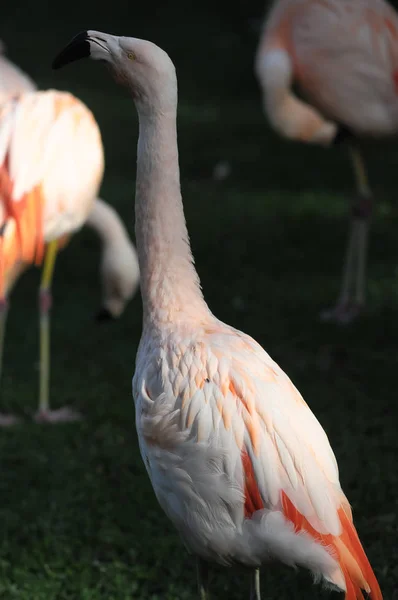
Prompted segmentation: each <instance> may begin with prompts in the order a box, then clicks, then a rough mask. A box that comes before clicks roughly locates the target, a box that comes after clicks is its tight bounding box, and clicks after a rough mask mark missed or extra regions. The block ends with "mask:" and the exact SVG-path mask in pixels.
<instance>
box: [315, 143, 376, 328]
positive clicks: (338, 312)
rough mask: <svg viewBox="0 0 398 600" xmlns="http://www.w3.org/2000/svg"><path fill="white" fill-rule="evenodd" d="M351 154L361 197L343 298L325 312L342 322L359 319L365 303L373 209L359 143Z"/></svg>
mask: <svg viewBox="0 0 398 600" xmlns="http://www.w3.org/2000/svg"><path fill="white" fill-rule="evenodd" d="M350 156H351V161H352V164H353V168H354V174H355V182H356V188H357V195H358V199H357V201H356V202H355V204H354V206H353V210H352V217H351V226H350V234H349V239H348V245H347V250H346V256H345V260H344V268H343V277H342V285H341V290H340V296H339V300H338V302H337V306H336V307H335V308H334V309H332V310H328V311H325V312H323V313H322V314H321V318H322V319H323V320H329V321H331V320H335V321H337V322H340V323H349V322H350V321H352V320H353V319H355V318H356V317H357V316H358V314H359V313H360V311H361V310H362V309H363V306H364V304H365V288H366V262H367V245H368V244H367V242H368V234H369V221H370V215H371V211H372V191H371V189H370V186H369V182H368V178H367V174H366V170H365V165H364V163H363V160H362V157H361V154H360V153H359V151H358V149H357V148H356V147H355V146H350Z"/></svg>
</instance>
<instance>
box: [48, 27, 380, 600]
mask: <svg viewBox="0 0 398 600" xmlns="http://www.w3.org/2000/svg"><path fill="white" fill-rule="evenodd" d="M89 55H91V56H92V58H94V59H98V60H102V61H106V62H107V63H108V64H109V65H110V66H111V68H112V70H113V71H114V73H115V75H116V77H117V78H118V79H119V80H120V81H123V82H124V83H125V84H126V85H127V86H128V87H129V89H131V90H132V93H133V97H134V100H135V104H136V108H137V110H138V115H139V141H138V158H137V179H136V200H135V202H136V237H137V251H138V256H139V262H140V268H141V289H142V298H143V308H144V325H143V334H142V338H141V341H140V346H139V350H138V355H137V361H136V371H135V375H134V379H133V395H134V399H135V403H136V425H137V431H138V436H139V443H140V448H141V453H142V458H143V460H144V463H145V466H146V468H147V471H148V474H149V477H150V479H151V481H152V485H153V487H154V490H155V493H156V496H157V498H158V500H159V502H160V504H161V506H162V507H163V509H164V510H165V512H166V514H167V515H168V516H169V518H170V519H171V520H172V521H173V523H174V525H175V526H176V527H177V529H178V531H179V533H180V534H181V536H182V538H183V540H184V542H185V544H186V545H187V546H188V548H190V550H191V551H192V552H193V553H195V554H196V555H197V556H198V557H199V569H198V575H199V590H200V597H201V599H202V600H204V599H206V598H208V585H207V580H206V576H205V575H206V568H205V567H204V566H203V563H202V562H201V561H202V560H203V559H204V560H205V561H215V562H219V563H221V564H230V563H231V562H232V563H238V564H242V565H245V566H247V567H250V568H251V569H252V574H253V575H252V595H251V598H252V599H254V600H259V599H260V582H259V568H260V566H261V565H262V564H264V563H265V562H266V561H268V560H269V559H270V558H277V559H279V560H281V561H283V562H285V563H287V564H289V565H294V564H298V565H301V566H305V567H307V568H308V569H310V571H312V573H313V574H314V576H315V577H317V578H322V579H323V580H324V581H325V583H326V584H327V585H329V586H332V587H336V588H337V589H339V590H343V591H345V592H346V595H345V597H346V599H347V600H356V599H357V600H359V599H361V598H363V596H362V593H361V591H360V590H361V589H362V590H365V591H366V592H368V593H370V597H371V598H372V599H373V600H380V599H381V598H382V595H381V591H380V588H379V586H378V583H377V581H376V578H375V576H374V574H373V571H372V569H371V567H370V565H369V562H368V560H367V558H366V555H365V553H364V551H363V549H362V546H361V544H360V541H359V539H358V536H357V533H356V530H355V527H354V525H353V522H352V515H351V510H350V506H349V504H348V501H347V499H346V497H345V495H344V493H343V491H342V489H341V487H340V483H339V475H338V469H337V464H336V460H335V457H334V454H333V451H332V449H331V447H330V445H329V442H328V439H327V437H326V434H325V432H324V431H323V429H322V427H321V426H320V424H319V422H318V421H317V420H316V418H315V417H314V415H313V414H312V412H311V411H310V409H309V407H308V406H307V404H306V403H305V402H304V400H303V398H302V397H301V395H300V393H299V392H298V391H297V389H296V388H295V387H294V385H293V384H292V382H291V381H290V380H289V378H288V377H287V376H286V375H285V373H284V372H283V371H282V369H280V368H279V366H278V365H277V364H276V363H275V362H274V361H273V360H272V359H271V358H270V357H269V355H268V354H267V353H266V352H265V351H264V350H263V349H262V348H261V346H260V345H259V344H257V343H256V342H255V341H254V340H253V339H252V338H251V337H249V336H248V335H245V334H244V333H241V332H240V331H237V330H236V329H233V328H232V327H229V326H228V325H226V324H224V323H222V322H221V321H219V320H218V319H217V318H216V317H214V316H213V314H212V313H211V312H210V310H209V308H208V306H207V304H206V303H205V301H204V298H203V295H202V292H201V289H200V284H199V278H198V275H197V273H196V270H195V268H194V265H193V257H192V253H191V249H190V245H189V241H188V232H187V228H186V223H185V218H184V212H183V205H182V199H181V192H180V183H179V166H178V148H177V133H176V109H177V81H176V75H175V69H174V66H173V63H172V62H171V60H170V59H169V57H168V55H167V54H166V53H165V52H163V51H162V50H161V49H160V48H159V47H157V46H155V45H154V44H152V43H150V42H147V41H144V40H139V39H134V38H126V37H117V36H113V35H109V34H105V33H101V32H96V31H88V32H83V33H81V34H79V35H78V36H76V37H75V38H74V39H73V40H72V42H71V43H70V44H69V45H68V46H67V47H66V48H65V49H64V50H63V51H62V52H61V53H60V54H59V55H58V57H57V58H56V59H55V61H54V67H55V68H59V67H61V66H63V65H65V64H67V63H68V62H71V61H73V60H76V59H78V58H82V57H84V56H89Z"/></svg>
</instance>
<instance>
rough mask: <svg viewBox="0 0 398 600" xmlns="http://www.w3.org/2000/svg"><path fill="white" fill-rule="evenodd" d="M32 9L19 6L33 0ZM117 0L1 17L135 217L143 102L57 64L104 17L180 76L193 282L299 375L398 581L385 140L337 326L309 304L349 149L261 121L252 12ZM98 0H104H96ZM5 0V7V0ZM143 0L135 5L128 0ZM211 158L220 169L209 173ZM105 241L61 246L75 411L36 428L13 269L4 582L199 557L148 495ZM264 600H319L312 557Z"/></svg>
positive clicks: (60, 373)
mask: <svg viewBox="0 0 398 600" xmlns="http://www.w3.org/2000/svg"><path fill="white" fill-rule="evenodd" d="M25 4H26V7H27V6H28V4H27V3H25ZM146 4H147V6H146V5H145V3H144V5H139V6H138V5H137V4H136V3H131V2H127V1H126V2H122V1H121V0H115V2H113V3H112V6H113V9H112V10H110V9H109V8H107V7H105V8H101V7H100V6H99V3H89V2H85V3H83V2H79V3H78V2H77V1H75V2H69V3H67V5H66V6H64V5H59V4H58V3H47V2H44V0H43V1H42V2H41V3H40V2H37V3H35V12H34V13H31V10H32V9H30V10H28V9H27V8H25V5H23V4H21V3H19V4H12V3H10V6H12V7H11V8H10V6H9V7H8V8H6V9H4V14H3V21H2V23H1V29H0V35H1V37H3V38H4V39H5V40H6V41H7V42H8V45H9V48H10V54H11V55H12V56H13V57H14V58H15V60H17V61H18V62H19V63H20V64H21V65H22V66H23V67H24V68H25V69H26V70H28V71H29V72H31V73H32V74H33V76H34V77H35V78H36V79H37V80H38V82H39V83H40V85H41V86H43V87H48V86H53V87H58V88H65V89H70V90H71V91H73V92H74V93H76V94H77V95H79V96H80V97H81V98H82V99H83V100H84V101H86V102H87V104H88V105H89V106H90V107H91V108H92V110H93V111H94V113H95V115H96V117H97V118H98V121H99V123H100V125H101V128H102V131H103V137H104V143H105V147H106V156H107V167H108V168H107V172H106V176H105V180H104V185H103V190H102V194H103V196H104V198H106V199H107V200H108V201H110V202H112V204H113V205H114V206H115V207H116V208H117V209H118V211H119V212H120V214H121V215H122V217H123V218H124V219H125V221H126V223H127V224H128V226H129V230H130V232H131V233H132V235H133V219H132V216H133V210H132V203H133V193H134V177H135V159H136V151H135V146H136V138H137V119H136V115H135V111H134V108H133V105H132V103H131V101H130V99H129V98H128V96H127V94H126V92H125V91H123V90H121V89H120V88H118V87H117V86H116V85H115V84H114V82H113V81H112V80H111V79H110V77H109V75H108V74H107V73H106V72H104V70H103V69H102V68H100V67H99V66H95V65H93V64H92V63H91V64H89V63H84V64H83V63H82V64H79V65H74V66H71V67H70V68H68V69H65V71H62V72H60V73H53V72H52V71H51V70H50V68H49V64H50V62H51V60H52V58H53V56H54V54H55V52H56V51H57V50H58V49H59V48H60V47H61V46H62V45H63V44H64V42H66V41H67V40H68V39H69V38H70V37H71V36H72V35H73V34H74V33H76V32H77V31H79V30H81V29H84V28H87V27H89V28H97V29H102V30H106V31H113V32H115V33H126V34H132V35H136V36H142V37H149V38H150V39H153V40H154V41H156V42H157V43H159V44H161V45H163V46H164V47H165V48H166V49H167V50H168V51H169V53H170V54H171V56H172V58H173V59H174V61H175V63H176V65H177V68H178V74H179V83H180V110H179V142H180V153H181V168H182V183H183V193H184V202H185V209H186V216H187V221H188V227H189V231H190V234H191V239H192V246H193V250H194V254H195V257H196V264H197V268H198V271H199V274H200V277H201V280H202V284H203V289H204V293H205V296H206V299H207V300H208V302H209V305H210V307H211V308H212V310H213V311H214V312H215V314H216V315H217V316H218V317H219V318H221V319H222V320H224V321H226V322H228V323H230V324H232V325H234V326H235V327H238V328H240V329H243V330H244V331H246V332H247V333H249V334H251V335H253V336H254V337H255V338H256V339H257V340H258V341H259V342H260V343H261V344H263V345H264V347H265V348H266V349H267V350H268V351H269V352H270V354H271V355H272V356H273V357H274V358H275V359H276V360H277V361H278V362H279V363H280V365H281V366H282V367H283V368H284V369H285V371H286V372H287V373H288V374H289V375H290V376H291V377H292V379H293V381H294V382H295V383H296V384H297V386H298V387H299V388H300V390H301V392H302V393H303V395H304V396H305V398H306V399H307V401H308V403H309V404H310V406H311V407H312V409H313V410H314V412H315V414H316V415H317V417H318V418H319V419H320V421H321V423H322V424H323V426H324V428H325V430H326V431H327V433H328V435H329V437H330V440H331V443H332V446H333V448H334V450H335V453H336V455H337V458H338V461H339V465H340V472H341V481H342V485H343V488H344V490H345V491H346V493H347V495H348V497H349V499H350V501H351V503H352V505H353V509H354V515H355V519H356V524H357V527H358V530H359V533H360V536H361V539H362V540H363V543H364V546H365V548H366V551H367V553H368V555H369V558H370V560H371V562H372V564H373V566H374V568H375V571H376V573H377V576H378V577H379V580H380V584H381V587H382V589H383V591H384V594H385V598H386V599H393V598H398V595H397V588H398V567H397V563H398V546H397V542H396V540H397V495H398V472H397V466H396V465H397V449H398V448H397V447H398V436H397V408H396V405H397V392H396V387H397V386H396V374H397V364H398V362H397V361H398V310H397V306H398V285H397V266H396V265H397V256H398V252H397V244H396V239H397V229H398V213H397V208H396V206H397V205H396V203H395V195H396V194H395V189H396V182H397V179H396V171H397V166H398V152H397V149H396V146H394V145H393V144H390V145H389V146H385V145H383V146H381V145H380V146H377V147H370V148H369V149H368V150H367V158H368V163H369V165H370V174H371V180H372V182H373V184H374V187H375V190H376V193H377V197H378V208H377V211H376V214H375V218H374V222H373V226H372V237H371V253H370V266H369V307H370V308H369V313H368V314H367V315H366V316H365V317H364V318H363V319H362V320H360V321H359V322H358V323H356V324H354V325H353V326H351V327H349V328H339V327H335V326H331V325H324V324H321V323H319V322H318V320H317V314H318V313H319V311H320V310H321V309H322V308H324V307H325V306H328V305H329V304H330V303H332V302H333V301H334V299H335V297H336V295H337V291H338V286H339V277H340V268H341V263H342V257H343V252H344V246H345V239H346V233H347V231H346V230H347V194H348V195H349V194H350V193H351V184H352V182H351V173H350V170H349V165H348V162H347V161H346V160H345V157H344V155H343V154H342V153H340V152H338V151H337V150H331V151H323V150H321V149H319V148H306V147H303V146H300V145H296V144H288V143H285V142H284V141H282V140H280V139H278V138H277V137H276V136H275V135H274V134H272V133H271V132H270V131H269V130H268V128H267V126H266V124H265V121H264V118H263V115H262V113H261V106H260V101H259V95H258V90H257V87H256V84H255V81H254V79H253V76H252V63H253V51H254V47H255V44H256V35H255V33H254V32H252V30H251V29H250V26H249V24H248V21H247V18H246V17H250V18H251V17H258V16H260V15H261V12H262V6H260V4H261V3H259V2H257V5H256V7H253V9H252V11H251V12H250V13H249V11H248V14H247V15H244V14H243V13H244V10H243V9H242V6H236V7H233V6H232V8H231V11H230V13H229V15H228V18H226V17H225V16H224V14H223V13H222V12H221V11H218V12H217V10H216V8H217V7H215V8H214V9H213V12H212V8H211V6H212V4H213V3H210V2H208V3H205V4H202V5H201V7H199V8H198V7H197V8H196V9H195V10H196V12H192V10H191V7H189V11H190V12H189V14H188V12H187V10H188V9H186V8H184V6H185V5H183V3H180V4H178V3H177V2H174V3H173V4H171V5H169V4H168V3H166V4H168V8H167V7H165V6H163V5H164V3H162V6H160V3H159V6H160V7H159V8H156V6H155V7H153V5H151V3H149V2H148V3H146ZM104 6H105V5H104ZM7 11H8V12H7ZM138 11H139V14H137V12H138ZM219 160H228V161H229V162H230V164H231V167H232V173H231V176H230V178H229V179H227V180H226V181H224V182H215V181H214V180H213V179H212V170H213V167H214V165H215V163H216V162H218V161H219ZM98 260H99V242H98V240H97V239H96V238H95V236H94V234H92V233H91V232H90V231H87V230H83V231H82V232H81V233H79V234H78V235H77V236H76V237H75V238H74V240H73V241H72V243H71V245H70V247H69V248H68V249H67V250H66V251H65V252H64V253H62V255H61V256H60V257H59V261H58V263H57V270H56V275H55V285H54V295H55V305H54V310H53V324H52V381H51V395H52V403H53V405H54V406H55V407H57V406H62V405H64V404H67V403H69V404H72V405H73V406H74V407H75V408H77V409H78V410H80V411H81V412H83V413H84V415H85V417H86V420H85V421H84V422H82V423H79V424H77V425H67V426H59V427H46V426H35V425H33V424H32V423H31V422H30V421H29V418H30V415H31V414H32V413H33V411H34V410H35V407H36V402H37V376H38V373H37V359H38V335H37V334H38V332H37V314H36V305H37V300H36V298H37V289H38V282H39V273H38V272H37V271H35V270H31V271H30V272H29V273H28V274H26V275H25V276H24V277H23V279H22V280H21V281H20V283H19V284H18V286H17V288H16V290H15V293H14V295H13V298H12V311H11V314H10V320H9V326H8V331H7V340H6V342H7V343H6V355H5V370H4V385H3V395H2V400H1V404H2V409H3V410H11V411H13V412H15V413H17V414H19V415H21V416H25V417H27V418H26V420H25V424H23V425H21V426H19V427H17V428H15V429H12V430H9V431H0V473H1V477H0V498H1V500H0V599H3V598H4V599H5V600H8V599H10V600H11V599H18V600H66V599H73V600H77V599H79V600H80V599H81V600H132V599H137V600H138V599H140V600H144V599H150V600H155V599H159V600H160V599H162V600H177V599H181V600H185V599H186V600H190V599H193V598H196V589H195V582H194V575H195V572H194V564H193V560H192V558H191V557H189V556H188V555H187V553H186V552H185V549H184V548H183V546H182V545H181V543H180V541H179V539H178V537H177V535H176V533H175V532H174V530H173V528H172V527H171V526H170V524H169V523H168V521H167V520H166V518H165V517H164V515H163V514H162V512H161V510H160V508H159V507H158V505H157V502H156V500H155V498H154V494H153V492H152V489H151V486H150V484H149V481H148V478H147V475H146V472H145V470H144V467H143V465H142V463H141V459H140V456H139V451H138V445H137V440H136V433H135V425H134V411H133V401H132V398H131V377H132V374H133V370H134V358H135V353H136V349H137V345H138V341H139V337H140V333H141V301H140V298H139V297H136V298H135V299H134V300H133V302H132V303H131V304H130V306H129V307H128V309H127V311H126V313H125V314H124V316H123V318H122V319H121V320H120V321H119V322H117V323H112V324H103V325H101V326H99V325H97V324H96V323H94V321H93V316H94V313H95V311H96V310H97V309H98V308H99V306H100V286H99V281H98V276H97V272H98ZM214 573H215V577H214V590H215V591H214V598H220V599H221V598H228V599H230V600H234V599H236V600H237V599H241V598H247V597H248V587H247V585H248V582H247V579H246V577H245V575H244V574H242V573H240V572H236V571H232V572H228V571H222V570H218V569H215V571H214ZM263 590H264V598H269V599H270V600H271V599H274V598H275V599H276V598H278V600H298V599H302V598H304V597H305V598H307V599H308V600H310V599H311V598H314V599H315V598H320V597H322V598H326V597H327V595H326V594H323V593H322V592H321V591H320V590H319V588H318V587H314V586H312V585H311V580H310V578H309V576H308V575H307V574H306V573H301V572H300V573H299V574H296V573H294V572H293V571H291V570H289V569H287V568H283V567H279V566H278V567H276V568H275V567H274V566H272V567H270V568H269V569H267V568H264V574H263Z"/></svg>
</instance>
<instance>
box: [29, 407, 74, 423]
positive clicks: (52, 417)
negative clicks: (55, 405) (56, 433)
mask: <svg viewBox="0 0 398 600" xmlns="http://www.w3.org/2000/svg"><path fill="white" fill-rule="evenodd" d="M82 419H83V417H82V415H81V414H80V413H79V412H77V411H75V410H73V409H72V408H69V407H68V406H64V407H63V408H59V409H57V410H49V409H47V410H38V411H37V413H36V414H35V416H34V420H35V421H36V423H51V424H53V423H74V422H76V421H81V420H82Z"/></svg>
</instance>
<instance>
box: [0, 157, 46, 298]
mask: <svg viewBox="0 0 398 600" xmlns="http://www.w3.org/2000/svg"><path fill="white" fill-rule="evenodd" d="M7 165H8V161H7V160H6V161H5V162H4V164H3V165H2V167H0V198H1V199H2V202H3V207H4V211H5V215H4V216H3V223H2V225H4V231H3V235H2V236H1V241H0V253H1V257H0V259H1V260H0V298H2V297H4V295H5V293H6V289H5V287H6V285H5V282H6V280H7V274H8V273H9V272H10V271H11V269H12V268H13V267H14V266H15V265H16V263H18V262H24V263H28V264H31V263H33V262H34V263H35V264H36V265H39V264H41V262H42V260H43V256H44V245H45V244H44V238H43V209H44V202H43V193H42V188H41V186H36V187H35V188H34V189H33V190H31V191H30V192H27V193H26V194H25V195H24V196H23V197H22V198H21V199H20V200H18V201H17V202H16V201H15V200H14V199H13V197H12V191H13V183H12V181H11V179H10V176H9V173H8V169H7ZM10 221H14V223H13V226H12V227H11V229H9V227H10V226H11V222H10ZM14 225H15V226H14Z"/></svg>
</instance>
